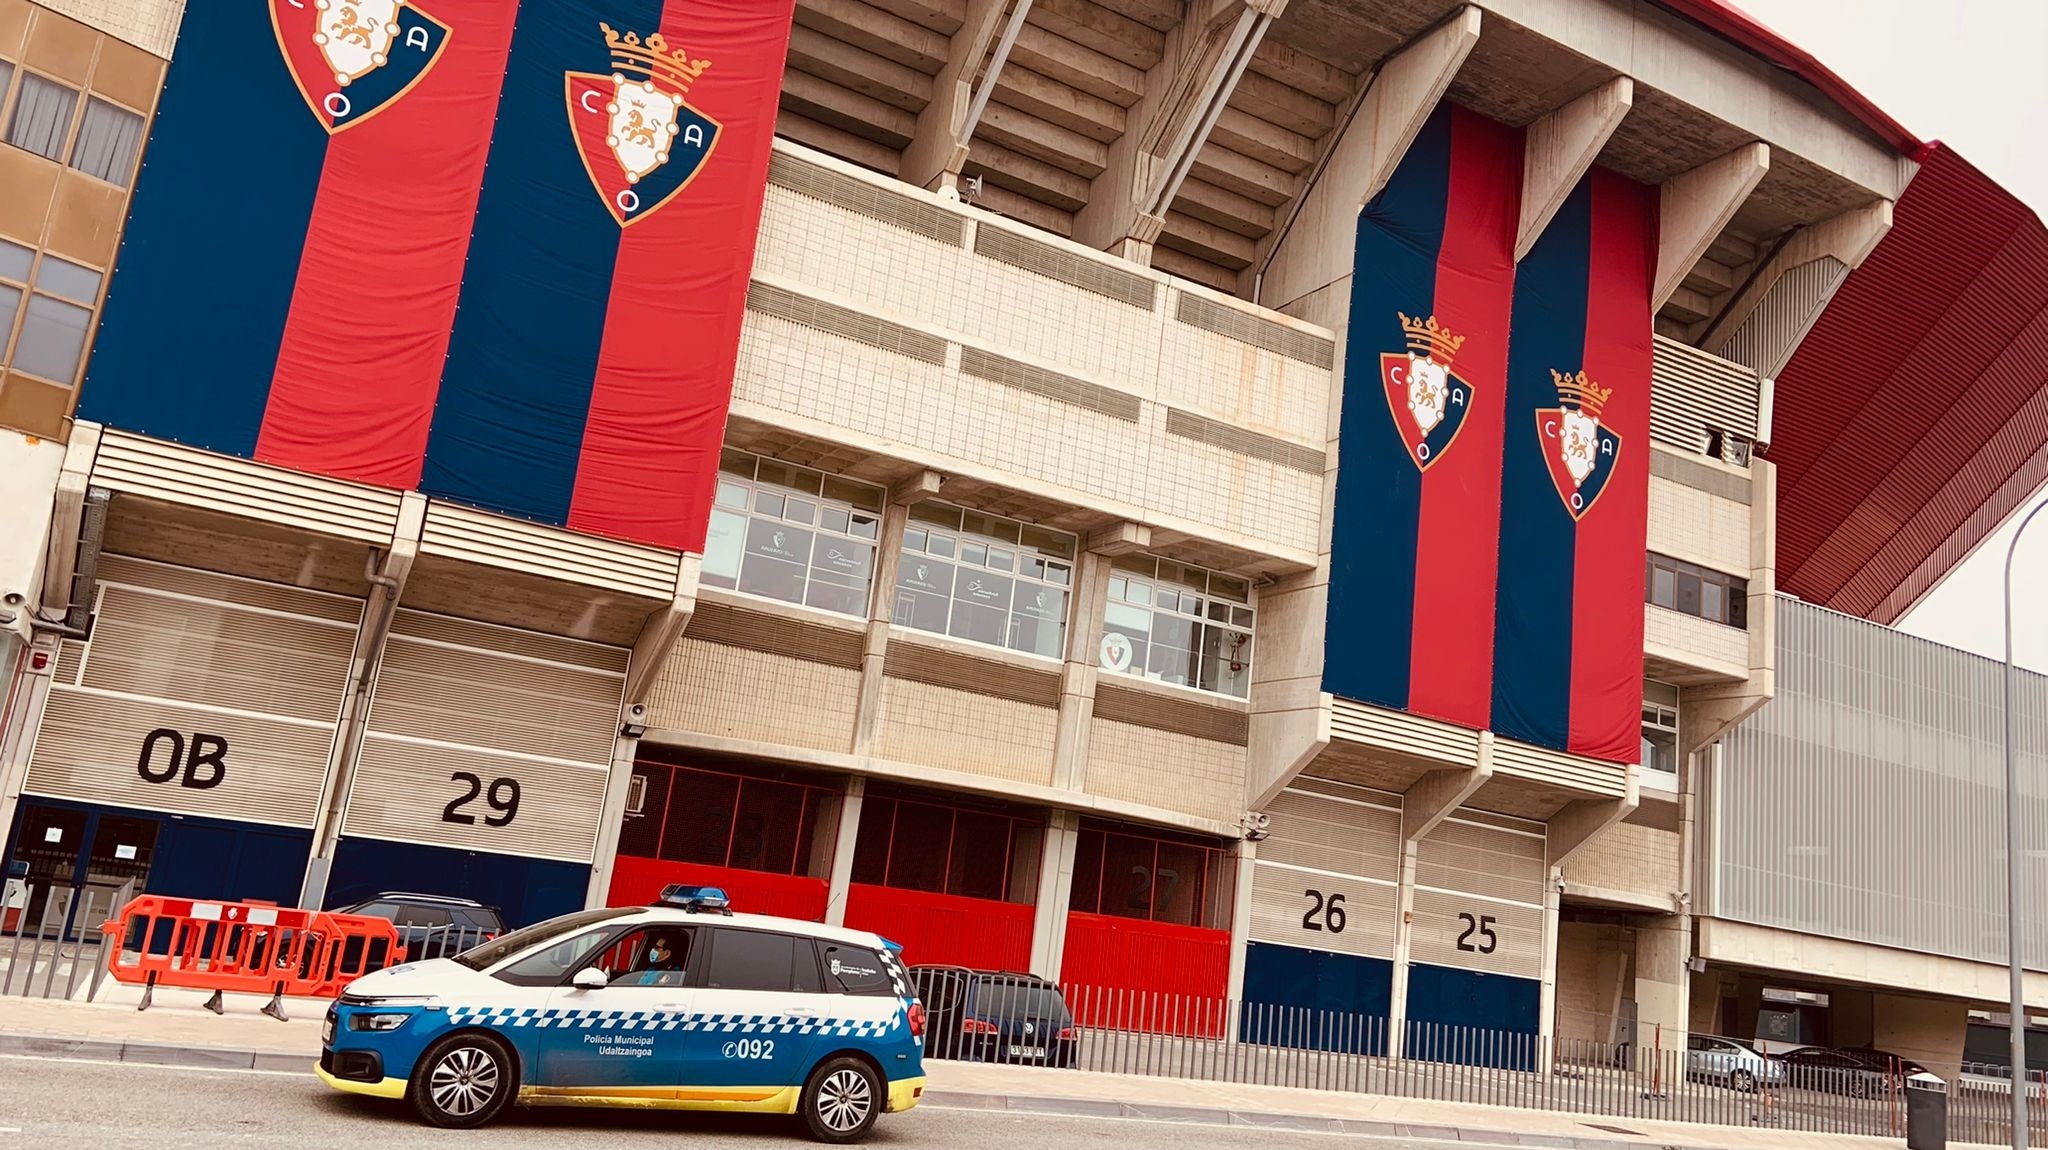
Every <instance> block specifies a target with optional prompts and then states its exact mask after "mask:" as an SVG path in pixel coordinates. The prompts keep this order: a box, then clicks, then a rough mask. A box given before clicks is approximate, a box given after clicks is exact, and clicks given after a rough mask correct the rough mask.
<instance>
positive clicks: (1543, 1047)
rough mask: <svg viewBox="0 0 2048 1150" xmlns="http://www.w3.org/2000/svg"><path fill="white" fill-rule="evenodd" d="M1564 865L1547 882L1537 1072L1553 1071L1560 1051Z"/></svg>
mask: <svg viewBox="0 0 2048 1150" xmlns="http://www.w3.org/2000/svg"><path fill="white" fill-rule="evenodd" d="M1563 883H1564V868H1563V867H1551V868H1550V881H1549V882H1546V883H1544V884H1543V981H1542V984H1541V986H1540V989H1538V991H1537V995H1536V1073H1538V1074H1548V1073H1550V1067H1551V1060H1552V1059H1553V1058H1554V1057H1555V1056H1556V1054H1557V933H1558V931H1557V911H1558V902H1559V900H1560V899H1561V898H1562V897H1563V894H1562V893H1561V892H1560V891H1559V890H1558V887H1559V886H1561V885H1562V884H1563Z"/></svg>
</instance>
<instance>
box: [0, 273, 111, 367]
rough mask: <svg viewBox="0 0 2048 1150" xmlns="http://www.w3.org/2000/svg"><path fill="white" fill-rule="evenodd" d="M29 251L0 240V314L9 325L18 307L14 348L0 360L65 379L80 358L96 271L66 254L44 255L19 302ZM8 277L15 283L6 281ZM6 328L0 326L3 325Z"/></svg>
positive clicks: (89, 324)
mask: <svg viewBox="0 0 2048 1150" xmlns="http://www.w3.org/2000/svg"><path fill="white" fill-rule="evenodd" d="M34 258H35V253H34V252H32V251H30V250H29V249H28V248H24V247H21V246H20V245H18V244H10V243H7V242H5V241H0V317H5V318H6V319H7V320H8V321H10V322H9V329H11V327H12V322H11V321H12V320H13V318H14V315H15V313H16V312H17V311H24V312H25V313H26V314H25V315H23V317H22V320H21V335H20V337H19V338H17V339H16V340H15V343H14V352H13V354H12V355H11V356H8V357H7V358H6V360H5V362H7V363H9V364H11V365H12V366H13V367H14V369H15V370H16V371H21V372H26V373H28V374H29V375H34V376H40V377H42V378H43V379H48V380H53V381H55V382H58V383H64V384H69V383H71V382H72V381H73V380H75V379H76V378H77V377H78V367H79V363H80V361H82V360H83V359H84V358H85V339H86V333H87V332H88V331H90V330H91V328H92V308H93V304H94V303H95V302H96V301H97V300H98V298H99V291H100V273H98V272H96V271H94V270H92V269H91V268H88V267H82V266H80V265H78V264H74V263H72V262H70V261H69V260H60V259H58V258H57V257H56V256H52V255H44V256H43V258H42V263H41V265H40V266H38V267H37V268H36V271H35V278H34V290H33V291H31V292H29V293H27V303H26V306H25V307H24V306H23V295H24V293H23V291H22V288H24V287H28V286H29V285H28V284H27V283H26V282H23V281H26V280H27V278H28V276H27V270H26V269H27V268H28V266H29V264H30V263H31V261H33V260H34ZM9 280H14V281H16V282H15V283H8V282H7V281H9ZM4 330H8V329H0V331H4Z"/></svg>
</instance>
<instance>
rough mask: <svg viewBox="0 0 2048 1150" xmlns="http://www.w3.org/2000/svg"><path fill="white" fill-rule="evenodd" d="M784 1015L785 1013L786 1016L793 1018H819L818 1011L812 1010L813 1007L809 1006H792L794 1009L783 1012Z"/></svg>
mask: <svg viewBox="0 0 2048 1150" xmlns="http://www.w3.org/2000/svg"><path fill="white" fill-rule="evenodd" d="M782 1013H784V1014H787V1015H789V1016H790V1017H791V1018H816V1017H818V1012H817V1011H816V1010H814V1009H812V1008H811V1007H808V1006H792V1007H790V1008H789V1009H787V1010H785V1011H783V1012H782Z"/></svg>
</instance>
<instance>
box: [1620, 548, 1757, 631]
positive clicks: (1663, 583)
mask: <svg viewBox="0 0 2048 1150" xmlns="http://www.w3.org/2000/svg"><path fill="white" fill-rule="evenodd" d="M1647 560H1648V566H1647V568H1646V570H1645V572H1644V577H1643V600H1644V602H1647V603H1654V604H1656V605H1657V606H1659V607H1669V608H1671V609H1672V610H1673V611H1678V612H1681V613H1683V614H1686V615H1691V616H1693V617H1694V618H1698V619H1705V620H1707V621H1709V622H1713V623H1724V624H1726V625H1728V626H1730V627H1740V628H1743V629H1744V630H1747V629H1748V627H1749V580H1747V579H1743V578H1739V577H1737V576H1734V575H1728V574H1725V573H1723V572H1720V571H1715V570H1712V569H1710V568H1706V567H1699V566H1696V565H1694V564H1691V563H1681V562H1679V561H1678V560H1676V559H1673V558H1671V557H1670V556H1668V555H1658V554H1656V553H1655V552H1651V553H1650V554H1649V556H1648V557H1647Z"/></svg>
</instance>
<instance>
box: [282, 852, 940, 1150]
mask: <svg viewBox="0 0 2048 1150" xmlns="http://www.w3.org/2000/svg"><path fill="white" fill-rule="evenodd" d="M727 904H728V900H727V899H726V897H725V894H724V892H723V891H720V890H717V889H715V888H709V887H681V886H672V887H669V888H668V889H667V890H665V891H663V892H662V896H661V901H660V902H658V903H656V904H655V905H654V906H652V907H612V908H607V909H603V910H586V911H580V912H578V913H575V914H569V915H563V916H562V917H560V918H556V919H551V920H549V921H547V922H543V923H540V924H539V925H536V926H530V927H527V928H525V929H524V930H517V931H513V932H512V933H510V934H507V935H504V936H502V937H500V938H497V939H494V940H492V941H490V942H487V943H485V944H483V945H482V946H479V947H476V948H474V949H472V950H468V951H465V952H463V953H462V954H459V955H456V956H455V957H453V958H442V959H434V960H431V961H427V962H418V963H408V964H405V965H401V966H395V967H392V968H390V969H388V970H381V971H378V972H376V973H374V974H370V975H366V976H365V977H363V978H360V979H357V980H356V981H355V982H353V983H351V984H349V986H348V988H347V989H346V990H344V991H343V992H342V996H341V999H340V1001H338V1002H337V1003H335V1005H334V1007H333V1008H332V1009H330V1010H329V1011H328V1012H327V1022H326V1026H325V1028H324V1030H323V1032H322V1036H321V1041H322V1047H323V1049H322V1050H321V1054H320V1067H319V1073H320V1078H321V1080H322V1081H324V1082H326V1083H327V1084H328V1085H329V1086H332V1087H334V1088H335V1089H337V1090H344V1091H349V1092H352V1093H357V1094H369V1095H374V1096H377V1097H382V1098H402V1099H405V1100H406V1101H407V1102H409V1103H410V1104H411V1105H412V1108H413V1110H414V1111H416V1112H417V1113H418V1114H419V1116H420V1118H422V1119H423V1120H425V1121H426V1122H428V1123H431V1124H433V1125H435V1126H447V1127H471V1126H480V1125H482V1124H483V1123H485V1122H488V1121H490V1120H491V1119H492V1118H494V1117H496V1116H497V1115H498V1114H500V1113H501V1112H503V1110H504V1109H505V1107H506V1106H507V1105H510V1104H511V1103H514V1102H519V1103H525V1104H530V1105H582V1106H631V1107H663V1108H674V1109H690V1110H738V1111H751V1112H756V1113H764V1114H797V1115H800V1116H801V1118H802V1120H803V1122H804V1124H805V1126H806V1127H807V1128H808V1129H809V1131H810V1133H811V1135H812V1137H814V1138H816V1139H817V1140H819V1141H821V1142H835V1143H843V1142H854V1141H858V1140H860V1139H861V1138H863V1137H865V1136H866V1135H867V1133H868V1132H869V1130H871V1129H872V1128H873V1127H874V1124H875V1119H876V1118H877V1117H878V1116H879V1115H881V1114H882V1113H884V1112H888V1113H897V1112H901V1111H904V1110H908V1109H910V1108H911V1107H913V1106H915V1105H917V1103H918V1100H919V1098H920V1097H922V1095H923V1093H924V1007H923V1006H922V1005H921V1004H919V1003H918V1002H917V1000H916V999H915V997H914V996H913V994H912V992H911V989H910V983H909V979H908V977H907V976H906V975H905V972H904V969H903V966H902V964H901V962H900V960H899V959H898V957H897V953H896V952H897V949H898V948H897V947H896V946H895V944H893V943H890V942H888V941H886V940H884V939H882V938H879V937H877V936H876V935H873V934H868V933H866V932H864V931H857V930H843V929H839V928H835V927H829V926H821V925H819V924H817V923H810V922H798V921H795V920H791V919H781V918H764V917H758V916H755V915H740V914H733V913H732V912H731V911H730V910H729V909H728V905H727Z"/></svg>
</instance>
